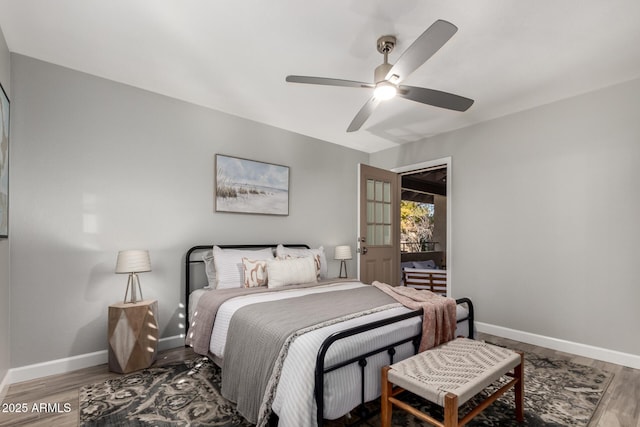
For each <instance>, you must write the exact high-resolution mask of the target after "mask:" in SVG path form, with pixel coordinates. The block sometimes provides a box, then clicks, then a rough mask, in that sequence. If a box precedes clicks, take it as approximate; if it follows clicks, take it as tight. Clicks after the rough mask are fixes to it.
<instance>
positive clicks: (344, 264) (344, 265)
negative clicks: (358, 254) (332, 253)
mask: <svg viewBox="0 0 640 427" xmlns="http://www.w3.org/2000/svg"><path fill="white" fill-rule="evenodd" d="M342 270H344V276H343V275H342ZM338 278H339V279H346V278H347V262H346V261H345V260H340V274H339V275H338Z"/></svg>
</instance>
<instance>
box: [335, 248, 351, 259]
mask: <svg viewBox="0 0 640 427" xmlns="http://www.w3.org/2000/svg"><path fill="white" fill-rule="evenodd" d="M333 258H334V259H351V246H346V245H345V246H336V251H335V253H334V256H333Z"/></svg>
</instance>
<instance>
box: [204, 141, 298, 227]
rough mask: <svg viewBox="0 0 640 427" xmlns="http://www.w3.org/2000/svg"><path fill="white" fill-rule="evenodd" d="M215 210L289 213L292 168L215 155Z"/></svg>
mask: <svg viewBox="0 0 640 427" xmlns="http://www.w3.org/2000/svg"><path fill="white" fill-rule="evenodd" d="M214 168H215V185H214V188H215V194H214V199H215V211H216V212H231V213H244V214H261V215H285V216H286V215H289V167H288V166H282V165H276V164H273V163H265V162H261V161H257V160H249V159H243V158H239V157H233V156H227V155H223V154H216V156H215V165H214Z"/></svg>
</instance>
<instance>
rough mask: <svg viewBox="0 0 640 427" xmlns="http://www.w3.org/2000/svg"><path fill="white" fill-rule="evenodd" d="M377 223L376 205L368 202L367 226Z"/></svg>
mask: <svg viewBox="0 0 640 427" xmlns="http://www.w3.org/2000/svg"><path fill="white" fill-rule="evenodd" d="M374 222H376V217H375V203H374V202H367V224H371V223H374Z"/></svg>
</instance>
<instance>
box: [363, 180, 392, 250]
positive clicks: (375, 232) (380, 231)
mask: <svg viewBox="0 0 640 427" xmlns="http://www.w3.org/2000/svg"><path fill="white" fill-rule="evenodd" d="M366 191H367V242H368V243H369V246H382V245H391V230H392V226H393V224H392V220H391V218H392V215H391V183H389V182H385V181H377V180H374V179H368V180H367V190H366Z"/></svg>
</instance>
